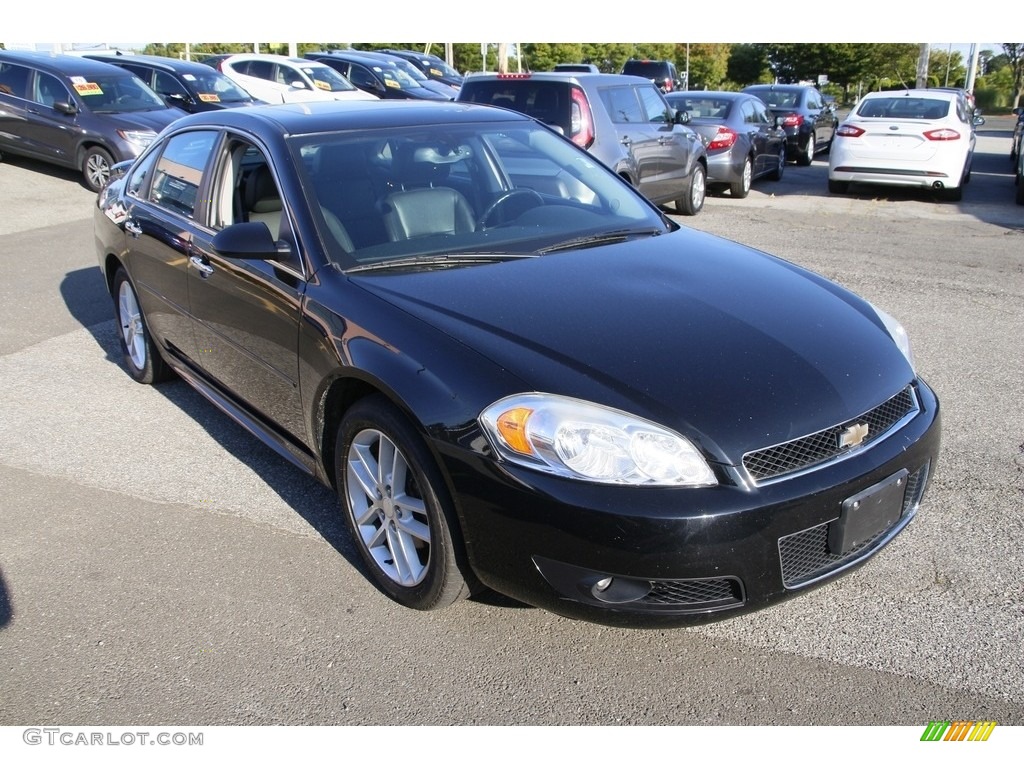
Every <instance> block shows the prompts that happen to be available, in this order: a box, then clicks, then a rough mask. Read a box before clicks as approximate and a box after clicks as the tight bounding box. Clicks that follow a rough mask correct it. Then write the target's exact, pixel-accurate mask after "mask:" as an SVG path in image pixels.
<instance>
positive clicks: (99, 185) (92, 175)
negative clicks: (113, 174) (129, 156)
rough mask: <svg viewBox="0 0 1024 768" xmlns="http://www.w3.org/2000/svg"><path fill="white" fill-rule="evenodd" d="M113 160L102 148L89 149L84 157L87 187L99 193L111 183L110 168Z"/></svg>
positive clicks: (84, 176)
mask: <svg viewBox="0 0 1024 768" xmlns="http://www.w3.org/2000/svg"><path fill="white" fill-rule="evenodd" d="M113 164H114V160H113V158H112V157H111V156H110V153H109V152H107V150H105V149H103V148H101V147H89V148H88V149H87V150H85V154H84V155H83V156H82V178H83V180H84V181H85V186H87V187H88V188H89V189H91V190H92V191H93V192H99V191H100V190H101V189H103V188H104V187H105V186H107V182H108V181H110V167H111V166H112V165H113Z"/></svg>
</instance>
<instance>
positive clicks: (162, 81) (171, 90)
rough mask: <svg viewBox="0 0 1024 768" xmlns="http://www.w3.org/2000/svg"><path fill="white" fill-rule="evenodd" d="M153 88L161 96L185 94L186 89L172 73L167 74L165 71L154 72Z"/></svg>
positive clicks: (186, 93) (186, 92)
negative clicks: (154, 81)
mask: <svg viewBox="0 0 1024 768" xmlns="http://www.w3.org/2000/svg"><path fill="white" fill-rule="evenodd" d="M154 90H155V91H156V92H157V93H159V94H160V95H161V96H187V95H188V91H187V90H186V89H185V86H183V85H182V84H181V82H180V81H179V80H178V78H176V77H175V76H174V75H169V74H167V73H166V72H157V73H156V83H155V84H154Z"/></svg>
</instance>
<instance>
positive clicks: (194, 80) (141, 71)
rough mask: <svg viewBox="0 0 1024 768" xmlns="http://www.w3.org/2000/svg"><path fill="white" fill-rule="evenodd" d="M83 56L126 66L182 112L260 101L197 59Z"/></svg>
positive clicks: (238, 105) (242, 105) (249, 105)
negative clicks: (196, 60) (194, 60)
mask: <svg viewBox="0 0 1024 768" xmlns="http://www.w3.org/2000/svg"><path fill="white" fill-rule="evenodd" d="M85 58H87V59H92V60H93V61H102V62H104V63H106V64H115V65H116V66H119V67H121V68H122V69H126V70H128V71H129V72H131V73H132V74H133V75H135V76H136V77H138V78H139V79H140V80H141V81H142V82H144V83H145V84H146V85H148V86H149V87H150V88H152V89H153V90H154V91H156V93H157V94H159V95H160V97H161V98H162V99H163V100H164V101H166V102H167V103H168V104H169V105H171V106H174V107H179V108H180V109H183V110H185V111H186V112H206V111H210V110H216V109H225V108H229V107H251V106H254V105H256V104H261V103H262V102H261V101H259V100H258V99H254V98H253V97H252V96H251V95H250V94H249V92H248V91H246V90H245V89H244V88H242V87H241V86H240V85H238V84H237V83H235V82H234V81H233V80H230V79H229V78H227V77H225V76H224V75H223V74H221V73H220V72H217V71H216V70H213V69H211V68H210V67H208V66H207V65H205V64H200V63H198V62H193V61H182V60H180V59H171V58H168V57H166V56H141V55H133V56H113V55H109V54H86V56H85Z"/></svg>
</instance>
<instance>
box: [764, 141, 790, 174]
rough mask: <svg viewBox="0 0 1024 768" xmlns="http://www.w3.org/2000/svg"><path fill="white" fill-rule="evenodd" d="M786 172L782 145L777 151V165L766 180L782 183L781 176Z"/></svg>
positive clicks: (784, 148) (784, 152)
mask: <svg viewBox="0 0 1024 768" xmlns="http://www.w3.org/2000/svg"><path fill="white" fill-rule="evenodd" d="M785 170H786V145H785V144H783V145H782V148H781V149H780V150H779V164H778V165H777V166H776V168H775V170H774V171H772V172H771V173H769V174H768V178H769V179H771V180H772V181H782V174H783V172H784V171H785Z"/></svg>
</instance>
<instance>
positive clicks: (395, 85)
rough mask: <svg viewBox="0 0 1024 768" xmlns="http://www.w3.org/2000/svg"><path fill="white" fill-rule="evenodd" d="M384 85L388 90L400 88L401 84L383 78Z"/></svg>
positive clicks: (388, 78)
mask: <svg viewBox="0 0 1024 768" xmlns="http://www.w3.org/2000/svg"><path fill="white" fill-rule="evenodd" d="M384 85H386V86H387V87H388V88H398V89H401V88H402V84H401V83H399V82H398V81H397V80H392V79H391V78H390V77H385V78H384Z"/></svg>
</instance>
